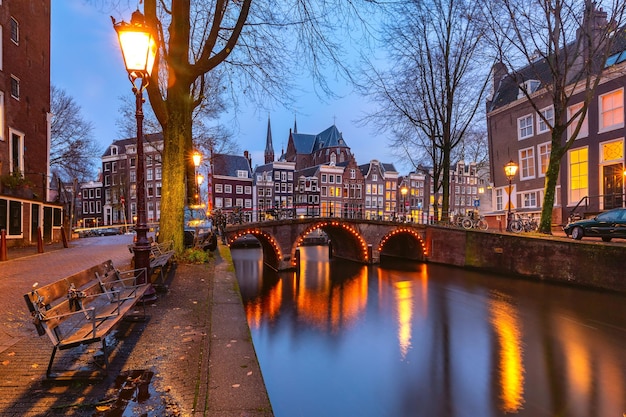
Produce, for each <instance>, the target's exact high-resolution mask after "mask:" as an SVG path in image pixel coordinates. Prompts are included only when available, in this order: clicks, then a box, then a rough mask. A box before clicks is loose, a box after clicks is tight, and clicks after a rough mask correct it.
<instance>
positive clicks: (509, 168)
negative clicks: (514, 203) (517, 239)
mask: <svg viewBox="0 0 626 417" xmlns="http://www.w3.org/2000/svg"><path fill="white" fill-rule="evenodd" d="M517 168H518V166H517V164H516V163H515V162H513V160H511V161H510V162H509V163H508V164H506V165H505V166H504V174H505V175H506V178H507V179H508V180H509V210H508V212H507V216H506V231H507V232H510V231H511V221H512V219H511V216H512V215H513V213H511V192H512V182H513V178H515V174H516V173H517Z"/></svg>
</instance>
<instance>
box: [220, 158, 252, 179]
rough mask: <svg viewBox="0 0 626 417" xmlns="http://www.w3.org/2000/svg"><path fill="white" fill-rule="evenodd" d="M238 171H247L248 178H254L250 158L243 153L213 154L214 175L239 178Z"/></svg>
mask: <svg viewBox="0 0 626 417" xmlns="http://www.w3.org/2000/svg"><path fill="white" fill-rule="evenodd" d="M237 171H247V172H248V178H249V179H252V170H251V168H250V164H249V163H248V160H247V159H246V158H245V157H244V156H241V155H226V154H214V155H213V175H221V176H225V177H234V178H237V177H238V176H237Z"/></svg>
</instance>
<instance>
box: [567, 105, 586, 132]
mask: <svg viewBox="0 0 626 417" xmlns="http://www.w3.org/2000/svg"><path fill="white" fill-rule="evenodd" d="M582 108H583V103H578V104H574V105H573V106H569V107H568V109H567V118H568V120H570V119H571V120H572V122H571V123H570V125H569V126H567V137H568V138H571V137H572V135H573V134H574V130H576V126H577V125H578V121H579V120H580V116H581V115H580V114H579V115H577V116H576V117H574V115H575V114H576V113H577V112H579V111H580V110H581V109H582ZM587 135H589V126H588V123H587V114H585V118H584V119H583V121H582V125H581V126H580V131H579V132H578V136H576V139H578V138H584V137H587Z"/></svg>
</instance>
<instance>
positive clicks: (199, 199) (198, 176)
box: [196, 172, 204, 204]
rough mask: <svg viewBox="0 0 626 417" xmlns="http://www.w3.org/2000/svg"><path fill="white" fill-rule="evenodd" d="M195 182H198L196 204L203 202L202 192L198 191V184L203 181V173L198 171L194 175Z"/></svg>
mask: <svg viewBox="0 0 626 417" xmlns="http://www.w3.org/2000/svg"><path fill="white" fill-rule="evenodd" d="M196 182H197V183H198V204H203V203H202V193H201V192H200V186H201V185H202V183H203V182H204V175H202V174H201V173H199V172H198V174H197V175H196Z"/></svg>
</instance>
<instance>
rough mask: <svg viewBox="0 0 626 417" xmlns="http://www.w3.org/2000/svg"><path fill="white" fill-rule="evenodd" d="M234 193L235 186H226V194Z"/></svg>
mask: <svg viewBox="0 0 626 417" xmlns="http://www.w3.org/2000/svg"><path fill="white" fill-rule="evenodd" d="M232 192H233V186H232V185H231V184H224V193H225V194H232Z"/></svg>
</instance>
